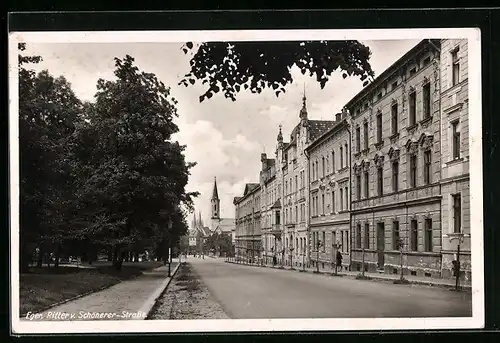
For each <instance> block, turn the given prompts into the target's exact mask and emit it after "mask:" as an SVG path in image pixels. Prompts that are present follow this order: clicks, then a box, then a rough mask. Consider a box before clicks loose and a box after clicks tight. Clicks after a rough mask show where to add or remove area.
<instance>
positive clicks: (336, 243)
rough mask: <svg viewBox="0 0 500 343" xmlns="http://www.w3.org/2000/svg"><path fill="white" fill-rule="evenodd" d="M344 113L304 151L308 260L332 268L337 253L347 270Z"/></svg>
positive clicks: (347, 178) (347, 177)
mask: <svg viewBox="0 0 500 343" xmlns="http://www.w3.org/2000/svg"><path fill="white" fill-rule="evenodd" d="M347 117H348V115H347V112H346V111H344V112H342V113H338V114H337V115H336V116H335V125H334V126H333V127H332V128H331V129H330V130H328V131H326V132H325V133H323V134H322V135H320V136H319V137H318V138H317V139H316V140H315V141H313V142H312V143H311V144H309V146H308V147H307V148H306V153H307V155H308V156H309V174H310V180H309V182H310V187H309V188H310V193H309V197H310V201H309V203H310V210H309V212H310V214H311V215H310V223H309V226H310V231H311V245H310V247H311V261H312V264H313V265H316V263H319V264H320V266H321V267H322V268H325V265H326V266H328V267H333V266H334V262H335V261H336V255H337V251H340V252H341V253H342V255H343V258H342V268H343V269H348V268H349V234H350V225H349V220H350V218H349V207H350V206H349V204H350V202H349V189H350V188H351V187H350V185H351V182H350V173H349V171H350V169H349V155H350V153H349V152H350V149H349V146H350V144H349V142H350V137H349V135H350V134H349V128H348V120H349V118H347Z"/></svg>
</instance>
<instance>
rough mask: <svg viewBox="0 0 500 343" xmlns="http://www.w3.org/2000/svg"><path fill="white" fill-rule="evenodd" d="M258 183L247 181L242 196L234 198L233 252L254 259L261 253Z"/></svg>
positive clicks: (240, 256) (241, 256)
mask: <svg viewBox="0 0 500 343" xmlns="http://www.w3.org/2000/svg"><path fill="white" fill-rule="evenodd" d="M260 194H261V193H260V184H258V183H247V184H246V185H245V191H244V193H243V196H242V197H237V198H234V200H233V203H234V205H235V208H236V212H235V216H236V219H235V222H236V230H235V231H236V232H235V236H236V238H235V240H236V244H235V245H236V247H235V253H236V255H237V256H238V257H239V258H248V259H251V260H254V259H255V258H256V257H257V256H259V255H260V253H261V230H260V223H261V222H260V209H261V208H260Z"/></svg>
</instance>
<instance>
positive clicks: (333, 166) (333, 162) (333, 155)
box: [332, 151, 335, 173]
mask: <svg viewBox="0 0 500 343" xmlns="http://www.w3.org/2000/svg"><path fill="white" fill-rule="evenodd" d="M332 172H333V173H335V151H332Z"/></svg>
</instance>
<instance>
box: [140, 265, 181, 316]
mask: <svg viewBox="0 0 500 343" xmlns="http://www.w3.org/2000/svg"><path fill="white" fill-rule="evenodd" d="M180 266H181V263H177V266H176V267H175V268H174V271H173V272H172V273H171V274H170V277H169V278H166V279H165V281H163V283H162V284H161V285H160V286H159V287H158V288H157V289H156V290H155V291H154V292H153V294H151V295H150V296H149V298H148V299H147V300H146V301H145V302H144V304H143V305H142V306H141V308H140V309H139V313H145V314H146V315H145V316H144V317H141V318H142V319H143V320H145V319H146V318H148V317H149V314H150V312H151V310H152V309H153V307H154V306H155V305H156V302H157V300H158V298H159V297H160V296H161V295H162V294H163V293H164V292H165V291H166V290H167V288H168V286H169V285H170V282H171V281H172V280H173V279H174V276H175V273H177V270H179V267H180Z"/></svg>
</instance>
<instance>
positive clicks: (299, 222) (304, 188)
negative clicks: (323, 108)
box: [276, 94, 335, 266]
mask: <svg viewBox="0 0 500 343" xmlns="http://www.w3.org/2000/svg"><path fill="white" fill-rule="evenodd" d="M306 100H307V99H306V96H305V94H304V96H303V98H302V108H301V109H300V112H299V123H298V124H297V125H296V126H295V128H294V129H293V130H292V133H291V134H290V142H289V143H286V142H283V136H282V134H281V128H280V133H279V134H278V149H277V154H276V155H277V164H278V168H277V171H276V176H277V179H278V180H280V181H278V182H280V183H281V185H282V187H281V188H282V192H283V193H282V201H281V207H282V209H281V214H282V218H283V220H282V225H281V251H280V255H281V256H280V260H282V261H281V263H283V264H284V265H290V266H302V265H303V264H309V263H310V262H311V260H310V258H311V257H310V252H311V249H310V242H311V241H310V239H311V236H310V230H309V219H310V206H309V201H310V198H309V158H308V155H307V153H306V151H305V150H306V148H307V146H308V145H309V144H310V143H311V142H313V141H314V140H315V139H317V138H318V137H319V136H320V135H321V134H323V133H324V132H326V131H328V130H329V129H330V128H332V127H333V126H334V124H335V121H333V120H311V119H309V118H308V113H307V107H306Z"/></svg>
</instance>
